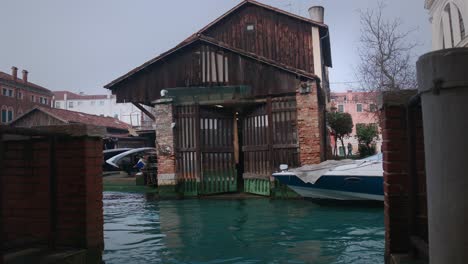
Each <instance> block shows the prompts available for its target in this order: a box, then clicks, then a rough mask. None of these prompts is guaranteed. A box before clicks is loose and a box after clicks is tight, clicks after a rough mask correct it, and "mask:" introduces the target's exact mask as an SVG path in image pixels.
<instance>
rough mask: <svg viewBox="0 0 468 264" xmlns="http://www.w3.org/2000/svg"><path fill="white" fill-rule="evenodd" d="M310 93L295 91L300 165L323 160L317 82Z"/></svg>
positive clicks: (321, 118)
mask: <svg viewBox="0 0 468 264" xmlns="http://www.w3.org/2000/svg"><path fill="white" fill-rule="evenodd" d="M310 89H311V91H310V93H304V94H301V93H300V92H297V93H296V102H297V133H298V139H299V162H300V164H301V166H303V165H307V164H317V163H320V162H321V161H323V157H324V156H325V149H326V148H325V146H324V144H325V143H324V142H323V137H322V136H323V125H324V119H323V118H324V117H323V114H322V113H323V112H322V109H321V108H320V106H319V99H318V93H317V84H316V83H313V85H312V87H311V88H310Z"/></svg>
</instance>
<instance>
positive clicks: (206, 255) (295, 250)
mask: <svg viewBox="0 0 468 264" xmlns="http://www.w3.org/2000/svg"><path fill="white" fill-rule="evenodd" d="M104 217H105V225H104V229H105V230H104V235H105V252H104V258H105V260H106V263H194V264H195V263H243V264H244V263H319V264H320V263H373V264H374V263H383V250H384V242H383V238H384V233H383V232H384V227H383V210H382V209H378V208H340V207H325V206H324V207H321V206H317V205H315V204H313V203H311V202H307V201H279V200H269V199H253V200H179V201H157V200H153V199H149V198H146V197H145V196H144V195H141V194H123V193H105V194H104Z"/></svg>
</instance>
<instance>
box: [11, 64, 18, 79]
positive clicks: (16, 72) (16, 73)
mask: <svg viewBox="0 0 468 264" xmlns="http://www.w3.org/2000/svg"><path fill="white" fill-rule="evenodd" d="M11 75H13V80H15V81H16V79H17V78H18V68H16V67H15V66H13V67H11Z"/></svg>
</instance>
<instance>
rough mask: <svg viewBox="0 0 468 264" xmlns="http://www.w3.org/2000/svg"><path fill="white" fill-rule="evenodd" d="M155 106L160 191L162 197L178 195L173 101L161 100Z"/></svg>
mask: <svg viewBox="0 0 468 264" xmlns="http://www.w3.org/2000/svg"><path fill="white" fill-rule="evenodd" d="M155 103H156V105H155V116H156V120H155V124H156V149H157V152H158V189H159V195H160V196H169V197H171V196H176V195H177V190H176V186H177V179H176V166H175V150H174V147H175V145H174V127H173V124H174V116H173V104H172V99H159V100H157V101H156V102H155Z"/></svg>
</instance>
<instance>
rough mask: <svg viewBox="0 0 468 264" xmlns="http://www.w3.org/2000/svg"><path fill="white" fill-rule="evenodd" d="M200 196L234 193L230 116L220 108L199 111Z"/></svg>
mask: <svg viewBox="0 0 468 264" xmlns="http://www.w3.org/2000/svg"><path fill="white" fill-rule="evenodd" d="M200 146H201V148H200V152H201V165H202V166H201V168H202V169H201V174H202V181H201V193H202V194H214V193H224V192H235V191H237V171H236V166H235V160H234V115H233V114H231V113H229V112H227V113H223V112H222V111H221V109H203V108H202V109H201V110H200Z"/></svg>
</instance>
